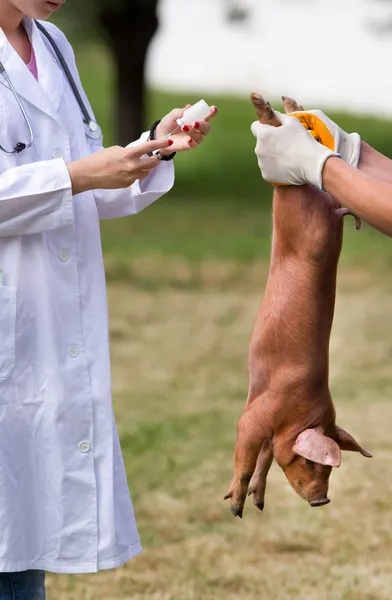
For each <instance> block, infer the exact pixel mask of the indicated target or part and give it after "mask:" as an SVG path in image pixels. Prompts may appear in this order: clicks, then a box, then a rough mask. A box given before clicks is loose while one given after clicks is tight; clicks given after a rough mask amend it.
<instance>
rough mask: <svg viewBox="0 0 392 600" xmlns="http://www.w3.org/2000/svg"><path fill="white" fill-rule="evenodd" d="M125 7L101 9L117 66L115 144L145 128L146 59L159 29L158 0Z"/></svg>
mask: <svg viewBox="0 0 392 600" xmlns="http://www.w3.org/2000/svg"><path fill="white" fill-rule="evenodd" d="M126 3H127V4H128V6H126V5H125V3H124V7H123V8H115V9H110V8H106V9H103V10H101V11H100V13H99V20H100V23H101V25H102V27H103V29H104V31H105V33H106V35H107V37H108V41H109V44H110V46H111V48H112V51H113V54H114V57H115V62H116V66H117V73H116V79H117V81H116V87H117V101H116V102H117V104H116V129H117V131H116V143H118V144H120V145H122V146H126V145H127V144H129V143H130V142H132V141H133V140H136V139H137V138H138V137H139V136H140V134H141V133H142V132H143V131H144V129H145V126H146V123H145V62H146V56H147V51H148V47H149V45H150V42H151V40H152V38H153V36H154V34H155V32H156V30H157V28H158V18H157V4H158V0H141V1H140V2H138V1H135V0H132V1H130V0H126Z"/></svg>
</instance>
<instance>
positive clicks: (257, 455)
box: [224, 403, 272, 518]
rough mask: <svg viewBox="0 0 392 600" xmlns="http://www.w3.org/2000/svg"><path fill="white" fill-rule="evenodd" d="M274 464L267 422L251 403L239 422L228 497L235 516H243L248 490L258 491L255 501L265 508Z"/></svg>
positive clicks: (226, 497)
mask: <svg viewBox="0 0 392 600" xmlns="http://www.w3.org/2000/svg"><path fill="white" fill-rule="evenodd" d="M271 463H272V451H271V450H270V446H269V440H268V438H267V437H266V434H265V431H264V428H263V424H262V423H260V421H259V419H258V413H257V412H256V413H254V411H253V410H252V405H249V403H248V405H247V407H246V408H245V410H244V412H243V414H242V416H241V418H240V421H239V423H238V427H237V443H236V448H235V466H234V477H233V479H232V481H231V484H230V488H229V491H228V493H227V494H226V496H225V498H224V499H225V500H227V499H228V498H230V499H231V512H232V514H233V515H234V516H235V517H240V518H242V513H243V509H244V504H245V500H246V497H247V496H248V492H249V493H250V494H251V493H254V494H255V504H256V506H258V508H260V509H261V510H263V508H264V494H265V486H266V478H267V473H268V471H269V468H270V466H271ZM261 507H263V508H261Z"/></svg>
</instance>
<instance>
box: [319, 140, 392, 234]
mask: <svg viewBox="0 0 392 600" xmlns="http://www.w3.org/2000/svg"><path fill="white" fill-rule="evenodd" d="M369 148H370V147H369ZM370 150H372V149H370ZM366 152H367V150H366ZM374 152H375V151H374ZM377 154H378V153H377ZM380 156H382V155H380ZM367 158H368V159H369V158H370V160H367V159H366V153H365V156H364V165H365V164H366V162H365V161H366V160H367V165H366V167H365V169H364V171H362V170H358V169H354V168H353V167H350V166H349V165H347V164H346V163H345V162H344V161H343V160H341V159H340V158H335V157H332V158H329V159H328V160H327V161H326V163H325V166H324V170H323V186H324V188H325V190H326V191H327V192H329V193H330V194H331V195H332V196H333V197H334V198H336V199H337V200H338V201H339V202H341V204H343V205H344V206H346V207H347V208H349V209H350V210H352V211H353V212H354V213H355V214H356V215H358V216H359V217H361V219H363V220H364V221H366V222H367V223H369V224H370V225H372V226H373V227H375V228H376V229H378V230H379V231H381V232H382V233H385V234H386V235H388V236H390V237H392V183H388V182H392V174H391V175H390V176H389V178H388V179H387V181H385V179H386V175H387V174H388V172H389V169H390V168H391V167H389V168H388V169H384V168H383V167H380V163H381V160H380V163H377V160H374V159H372V157H371V155H370V153H369V154H368V157H367ZM382 158H383V159H384V158H385V157H382ZM386 160H387V161H388V159H386ZM360 167H361V165H360ZM379 170H380V171H381V172H382V173H383V174H384V181H381V180H380V178H379V177H378V176H377V175H374V173H378V172H379ZM369 172H370V173H372V174H368V173H369ZM376 177H377V178H376Z"/></svg>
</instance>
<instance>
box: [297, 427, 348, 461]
mask: <svg viewBox="0 0 392 600" xmlns="http://www.w3.org/2000/svg"><path fill="white" fill-rule="evenodd" d="M293 449H294V452H295V453H296V454H299V456H303V457H304V458H307V459H308V460H311V461H313V462H315V463H318V464H320V465H324V466H330V467H340V462H341V453H340V448H339V446H338V445H337V443H336V442H334V441H333V439H332V438H330V437H327V436H326V435H324V434H323V433H322V431H320V429H306V430H305V431H303V432H302V433H300V434H299V436H298V437H297V439H296V441H295V444H294V448H293Z"/></svg>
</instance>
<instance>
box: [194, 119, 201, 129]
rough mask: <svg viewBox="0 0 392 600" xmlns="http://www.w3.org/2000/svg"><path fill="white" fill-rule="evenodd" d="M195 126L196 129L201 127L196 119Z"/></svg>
mask: <svg viewBox="0 0 392 600" xmlns="http://www.w3.org/2000/svg"><path fill="white" fill-rule="evenodd" d="M193 127H194V129H199V127H200V123H199V121H195V124H194V126H193Z"/></svg>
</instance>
